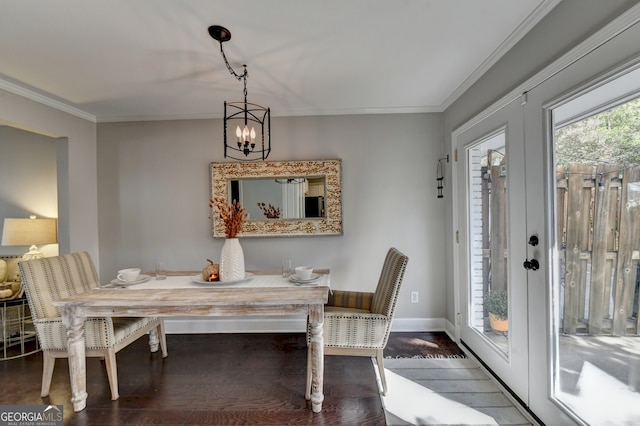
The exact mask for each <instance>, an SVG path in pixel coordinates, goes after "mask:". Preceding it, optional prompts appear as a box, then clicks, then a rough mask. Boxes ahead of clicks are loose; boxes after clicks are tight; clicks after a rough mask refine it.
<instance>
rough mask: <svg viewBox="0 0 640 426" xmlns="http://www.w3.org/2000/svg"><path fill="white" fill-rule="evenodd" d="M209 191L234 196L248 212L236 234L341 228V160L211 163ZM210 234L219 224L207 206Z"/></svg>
mask: <svg viewBox="0 0 640 426" xmlns="http://www.w3.org/2000/svg"><path fill="white" fill-rule="evenodd" d="M211 197H212V198H217V197H222V198H224V199H226V200H227V202H228V203H231V202H232V201H233V200H234V199H235V200H238V201H239V202H240V203H241V204H242V206H243V207H244V208H245V210H246V212H247V213H248V216H249V217H248V220H247V222H246V223H245V225H244V227H243V231H242V233H241V234H240V235H239V236H240V237H278V236H279V237H289V236H310V235H341V234H342V162H341V161H340V160H317V161H266V162H258V163H211ZM211 217H212V218H213V221H212V222H213V223H212V226H213V236H214V237H216V238H223V237H224V236H225V233H224V224H223V223H222V221H221V220H220V219H219V218H217V215H216V214H214V212H212V214H211Z"/></svg>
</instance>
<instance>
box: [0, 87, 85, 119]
mask: <svg viewBox="0 0 640 426" xmlns="http://www.w3.org/2000/svg"><path fill="white" fill-rule="evenodd" d="M0 89H1V90H5V91H7V92H9V93H13V94H14V95H18V96H21V97H23V98H27V99H29V100H32V101H34V102H38V103H40V104H43V105H46V106H49V107H51V108H54V109H57V110H59V111H62V112H66V113H67V114H71V115H74V116H76V117H79V118H82V119H83V120H87V121H91V122H92V123H95V122H96V116H95V115H93V114H89V113H88V112H85V111H82V110H80V109H78V108H75V107H72V106H71V105H68V104H65V103H64V102H60V101H58V100H55V99H53V98H51V97H49V96H45V95H42V94H40V93H37V92H35V91H33V90H29V89H26V88H24V87H21V86H18V85H17V84H15V83H12V82H10V81H7V80H4V79H2V78H0Z"/></svg>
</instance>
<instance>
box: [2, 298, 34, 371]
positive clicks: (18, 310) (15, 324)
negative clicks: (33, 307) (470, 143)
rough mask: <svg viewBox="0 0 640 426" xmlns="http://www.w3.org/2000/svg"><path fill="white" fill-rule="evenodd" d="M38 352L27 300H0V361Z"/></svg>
mask: <svg viewBox="0 0 640 426" xmlns="http://www.w3.org/2000/svg"><path fill="white" fill-rule="evenodd" d="M39 350H40V347H39V345H38V339H37V338H36V331H35V328H34V326H33V321H32V319H31V311H30V310H29V303H28V302H27V299H26V298H25V297H24V296H23V297H21V298H19V299H13V300H6V301H3V300H0V360H2V361H3V360H6V359H12V358H18V357H21V356H25V355H29V354H32V353H35V352H38V351H39Z"/></svg>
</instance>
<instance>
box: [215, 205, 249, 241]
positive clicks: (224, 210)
mask: <svg viewBox="0 0 640 426" xmlns="http://www.w3.org/2000/svg"><path fill="white" fill-rule="evenodd" d="M209 207H211V208H215V209H216V210H217V213H218V217H219V218H220V219H222V221H223V222H224V228H225V230H224V233H225V235H226V237H227V238H238V234H239V233H240V232H242V226H243V225H244V221H245V220H247V213H246V212H245V211H244V208H243V207H242V205H240V203H239V202H238V201H236V200H233V203H231V204H227V201H226V200H225V199H224V198H221V197H218V198H210V199H209Z"/></svg>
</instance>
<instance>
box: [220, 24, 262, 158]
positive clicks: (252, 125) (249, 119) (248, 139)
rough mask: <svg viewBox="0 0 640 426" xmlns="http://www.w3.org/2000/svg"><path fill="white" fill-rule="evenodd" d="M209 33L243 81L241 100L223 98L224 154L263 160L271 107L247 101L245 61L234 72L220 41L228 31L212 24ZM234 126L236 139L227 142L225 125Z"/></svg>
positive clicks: (236, 76) (227, 36)
mask: <svg viewBox="0 0 640 426" xmlns="http://www.w3.org/2000/svg"><path fill="white" fill-rule="evenodd" d="M209 35H210V36H211V37H212V38H213V39H215V40H217V41H219V42H220V53H222V58H223V59H224V63H225V64H226V66H227V69H228V70H229V72H230V73H231V75H233V76H234V77H235V78H236V79H238V81H240V80H242V81H243V82H244V102H227V101H225V102H224V157H225V158H227V157H228V158H232V159H234V160H241V161H258V160H265V159H266V158H267V157H268V156H269V153H270V152H271V110H270V109H269V108H265V107H263V106H260V105H257V104H253V103H250V102H247V77H249V72H248V71H247V65H243V68H244V71H243V72H242V74H238V73H236V72H235V71H234V69H233V68H232V67H231V65H229V61H228V60H227V56H226V55H225V54H224V50H223V48H222V43H223V42H225V41H229V40H231V32H230V31H229V30H228V29H226V28H224V27H221V26H220V25H212V26H210V27H209ZM234 126H235V141H231V142H230V140H229V138H228V136H229V135H228V133H229V131H228V129H229V127H231V128H233V127H234ZM231 139H233V136H231ZM242 155H244V157H242Z"/></svg>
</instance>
